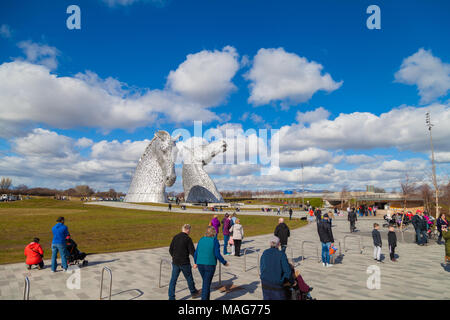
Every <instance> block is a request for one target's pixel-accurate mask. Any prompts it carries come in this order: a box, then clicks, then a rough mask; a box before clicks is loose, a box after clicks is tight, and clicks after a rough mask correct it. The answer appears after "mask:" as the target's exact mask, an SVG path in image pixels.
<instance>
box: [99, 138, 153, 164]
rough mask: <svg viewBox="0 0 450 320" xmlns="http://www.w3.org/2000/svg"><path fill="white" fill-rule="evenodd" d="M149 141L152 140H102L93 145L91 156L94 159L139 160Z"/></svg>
mask: <svg viewBox="0 0 450 320" xmlns="http://www.w3.org/2000/svg"><path fill="white" fill-rule="evenodd" d="M149 143H150V140H148V139H145V140H142V141H131V140H125V141H124V142H119V141H117V140H113V141H106V140H102V141H100V142H97V143H95V144H93V145H92V147H91V149H92V153H91V156H92V158H94V159H107V160H123V161H137V160H138V159H139V158H140V157H141V156H142V154H143V153H144V151H145V148H147V146H148V144H149Z"/></svg>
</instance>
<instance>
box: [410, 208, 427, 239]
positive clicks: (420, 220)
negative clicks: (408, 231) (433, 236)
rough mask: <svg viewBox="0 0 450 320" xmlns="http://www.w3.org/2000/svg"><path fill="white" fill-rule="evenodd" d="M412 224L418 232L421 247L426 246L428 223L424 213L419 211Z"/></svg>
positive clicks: (417, 236)
mask: <svg viewBox="0 0 450 320" xmlns="http://www.w3.org/2000/svg"><path fill="white" fill-rule="evenodd" d="M411 223H412V224H413V226H414V229H415V231H416V241H417V244H418V245H419V246H423V245H425V243H427V242H428V240H427V221H426V220H425V218H424V217H423V212H422V211H420V210H418V211H417V212H416V215H415V216H414V217H413V218H412V221H411Z"/></svg>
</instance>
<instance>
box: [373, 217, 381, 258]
mask: <svg viewBox="0 0 450 320" xmlns="http://www.w3.org/2000/svg"><path fill="white" fill-rule="evenodd" d="M378 229H380V225H379V224H378V223H374V224H373V230H372V239H373V258H374V260H376V261H377V262H378V263H380V262H383V261H381V246H382V241H381V234H380V231H378Z"/></svg>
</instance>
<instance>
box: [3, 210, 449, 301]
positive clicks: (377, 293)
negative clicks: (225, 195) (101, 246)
mask: <svg viewBox="0 0 450 320" xmlns="http://www.w3.org/2000/svg"><path fill="white" fill-rule="evenodd" d="M200 211H201V210H200ZM202 213H203V212H202ZM241 214H242V213H241ZM361 220H362V221H361ZM361 220H360V221H358V222H357V227H358V229H360V230H362V232H360V233H359V234H360V235H362V239H363V245H364V250H363V253H362V254H360V253H359V248H358V241H357V240H358V239H356V238H349V239H348V240H347V241H348V251H347V252H345V254H344V255H343V257H341V258H339V259H338V260H337V264H335V265H334V266H333V267H331V268H325V267H323V266H322V264H321V263H318V262H317V258H314V257H311V256H312V255H315V253H316V251H315V248H316V245H319V242H318V241H319V240H318V236H317V232H316V226H315V224H314V223H313V224H311V225H308V226H305V227H303V228H300V229H297V230H293V231H292V232H291V238H290V240H289V245H290V246H291V248H292V250H293V255H294V263H295V264H296V266H297V268H299V269H300V270H301V272H302V275H303V277H304V279H305V281H306V282H307V283H308V284H309V285H310V286H312V287H314V291H313V296H314V297H316V298H317V299H333V300H335V299H450V290H448V288H449V285H450V277H449V276H450V274H449V272H450V269H449V268H448V267H444V265H443V264H442V263H443V256H444V246H439V245H436V244H431V245H429V246H427V247H419V246H417V245H415V244H413V243H401V242H400V239H401V237H400V236H398V238H399V247H398V250H397V253H398V255H399V262H397V263H392V262H390V261H388V260H389V259H388V252H387V249H386V247H387V237H386V233H382V237H383V250H382V253H383V254H384V255H385V256H386V260H385V263H383V264H376V263H375V265H376V266H378V267H380V271H381V289H379V290H369V289H367V286H366V281H367V278H368V276H369V274H367V268H368V267H369V266H371V265H374V261H373V259H372V240H371V238H370V231H371V229H372V224H373V222H374V219H370V218H363V219H361ZM333 225H334V228H333V232H334V235H335V238H336V239H340V240H341V244H342V246H343V243H342V240H343V238H344V236H345V235H347V234H349V232H348V229H349V227H348V222H347V221H346V220H345V219H343V218H337V219H335V220H334V221H333ZM244 228H245V226H244ZM356 234H358V233H356ZM269 238H270V235H262V236H256V237H251V238H248V239H245V240H244V242H243V245H242V249H243V250H244V249H249V251H250V252H249V253H248V256H247V271H245V272H244V257H242V256H241V257H234V256H226V259H227V260H229V262H230V266H229V267H222V268H221V269H222V289H223V286H225V287H227V288H229V287H231V285H233V286H237V287H238V288H237V289H234V290H228V292H227V290H218V289H215V290H213V291H212V293H211V299H219V300H222V299H223V300H227V299H258V300H260V299H262V292H261V286H260V281H259V276H258V269H257V267H256V263H257V255H258V254H257V252H255V250H256V251H258V250H259V252H262V251H261V250H264V249H266V248H267V246H268V240H269ZM407 238H408V237H407ZM302 240H309V241H314V244H313V245H312V244H310V243H306V244H305V254H306V255H307V256H310V257H309V258H308V257H307V258H306V259H305V260H302V259H301V258H300V251H301V250H300V244H301V241H302ZM287 253H288V257H290V256H291V254H292V252H291V251H290V249H288V251H287ZM88 258H89V259H88V260H89V265H88V266H87V267H83V268H82V269H80V274H81V288H80V289H73V290H70V289H67V287H66V281H67V279H68V278H69V277H70V276H71V274H68V273H63V272H57V273H51V272H50V268H46V269H44V270H41V271H38V270H31V271H27V270H26V269H25V266H24V264H22V263H16V264H7V265H0V298H1V299H22V296H23V282H24V276H25V275H28V277H29V279H30V282H31V292H30V299H99V293H100V278H101V270H102V267H104V266H108V267H110V268H111V270H112V272H113V287H112V299H167V289H168V288H167V284H168V282H169V279H170V273H171V267H170V265H169V264H167V263H164V264H163V272H162V279H161V281H162V285H163V287H162V288H159V283H158V282H159V280H158V279H159V267H160V261H161V258H164V259H169V253H168V248H167V247H164V248H158V249H149V250H138V251H128V252H119V253H105V254H96V255H92V256H89V257H88ZM49 263H50V261H48V260H47V261H46V264H47V265H48V264H49ZM194 276H195V281H196V284H197V286H198V287H199V288H200V287H201V278H200V275H199V273H198V271H197V270H195V271H194ZM180 279H183V276H182V275H180ZM218 281H219V277H218V272H217V271H216V276H215V278H214V282H213V288H218V287H219V283H218ZM104 292H105V293H104V296H106V294H107V286H106V288H105V291H104ZM176 295H177V299H190V294H189V290H188V289H187V284H186V281H184V279H183V281H179V282H178V285H177V292H176Z"/></svg>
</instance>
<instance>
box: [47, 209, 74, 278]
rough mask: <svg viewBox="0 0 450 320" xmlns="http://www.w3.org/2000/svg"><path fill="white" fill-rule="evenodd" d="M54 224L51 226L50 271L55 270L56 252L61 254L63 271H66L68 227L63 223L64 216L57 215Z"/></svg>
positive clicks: (56, 264)
mask: <svg viewBox="0 0 450 320" xmlns="http://www.w3.org/2000/svg"><path fill="white" fill-rule="evenodd" d="M56 222H57V223H56V224H55V226H54V227H53V228H52V233H53V240H52V267H51V270H52V272H56V267H57V266H58V263H57V261H56V259H57V257H58V252H59V254H60V256H61V266H62V268H63V269H64V271H65V272H67V267H68V266H67V257H68V252H67V248H66V237H67V236H69V235H70V234H69V229H68V228H67V226H65V225H64V217H59V218H58V219H57V220H56Z"/></svg>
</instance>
